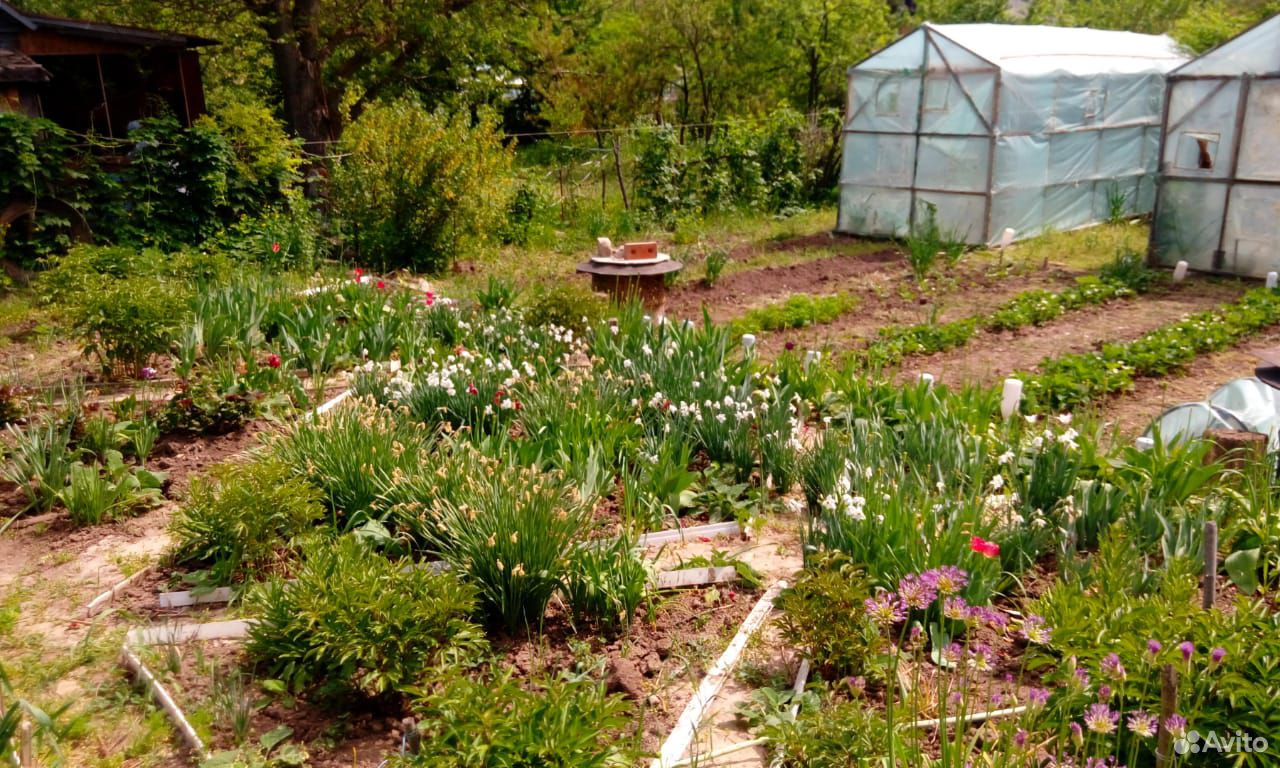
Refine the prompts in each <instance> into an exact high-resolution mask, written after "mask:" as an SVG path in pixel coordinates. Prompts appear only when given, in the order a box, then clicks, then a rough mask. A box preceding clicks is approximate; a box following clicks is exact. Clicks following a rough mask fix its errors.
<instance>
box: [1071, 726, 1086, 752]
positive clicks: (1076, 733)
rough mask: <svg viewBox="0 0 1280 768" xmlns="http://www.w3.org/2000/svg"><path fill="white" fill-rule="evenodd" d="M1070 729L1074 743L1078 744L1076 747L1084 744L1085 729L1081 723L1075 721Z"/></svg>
mask: <svg viewBox="0 0 1280 768" xmlns="http://www.w3.org/2000/svg"><path fill="white" fill-rule="evenodd" d="M1070 727H1071V740H1072V741H1074V742H1075V743H1076V746H1077V747H1078V746H1080V745H1081V744H1083V743H1084V729H1083V728H1081V727H1080V724H1079V723H1077V722H1074V721H1073V722H1072V723H1071V726H1070Z"/></svg>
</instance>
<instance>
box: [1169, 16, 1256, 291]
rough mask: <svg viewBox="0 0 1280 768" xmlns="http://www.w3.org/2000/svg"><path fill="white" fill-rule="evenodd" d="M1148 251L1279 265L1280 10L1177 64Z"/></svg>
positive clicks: (1223, 268) (1192, 259)
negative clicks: (1277, 146)
mask: <svg viewBox="0 0 1280 768" xmlns="http://www.w3.org/2000/svg"><path fill="white" fill-rule="evenodd" d="M1166 88H1167V92H1166V97H1165V110H1164V117H1163V120H1162V125H1163V128H1164V130H1163V131H1162V137H1163V138H1162V142H1161V146H1160V158H1161V162H1160V181H1159V188H1158V193H1157V199H1156V208H1155V215H1154V216H1153V223H1152V227H1151V246H1150V251H1149V254H1150V255H1149V260H1150V262H1151V264H1152V265H1164V266H1173V265H1175V264H1177V262H1179V261H1186V262H1187V265H1188V266H1189V267H1191V268H1192V269H1195V270H1198V271H1202V272H1214V273H1222V274H1233V275H1240V276H1244V277H1265V276H1266V274H1267V273H1268V272H1271V271H1277V270H1280V248H1278V247H1277V243H1276V240H1277V238H1278V237H1280V152H1277V151H1276V144H1277V142H1280V15H1277V16H1273V17H1271V18H1270V19H1268V20H1266V21H1264V22H1262V23H1261V24H1258V25H1257V26H1254V27H1253V28H1251V29H1249V30H1247V31H1245V32H1244V33H1242V34H1241V35H1239V36H1237V37H1235V38H1233V39H1232V40H1229V41H1227V42H1226V43H1223V44H1222V45H1220V46H1218V47H1217V48H1215V49H1213V50H1212V51H1209V52H1208V53H1206V54H1204V55H1203V56H1201V57H1200V58H1198V59H1195V60H1194V61H1191V62H1189V63H1187V64H1185V65H1183V66H1182V67H1179V68H1178V69H1176V70H1174V71H1173V72H1171V73H1169V76H1168V79H1167V86H1166Z"/></svg>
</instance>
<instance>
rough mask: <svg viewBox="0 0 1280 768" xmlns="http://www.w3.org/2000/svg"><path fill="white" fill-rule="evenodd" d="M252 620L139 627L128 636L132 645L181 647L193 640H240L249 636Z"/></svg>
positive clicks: (130, 631)
mask: <svg viewBox="0 0 1280 768" xmlns="http://www.w3.org/2000/svg"><path fill="white" fill-rule="evenodd" d="M253 623H254V622H253V621H252V620H248V621H246V620H244V619H231V620H229V621H209V622H205V623H204V624H169V625H160V626H156V627H139V628H138V629H131V630H129V634H128V635H126V636H125V637H126V639H127V640H128V642H129V644H130V645H181V644H182V643H189V642H191V641H192V640H239V639H240V638H242V637H244V636H245V635H247V634H249V627H251V626H253Z"/></svg>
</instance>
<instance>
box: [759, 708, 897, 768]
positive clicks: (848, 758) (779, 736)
mask: <svg viewBox="0 0 1280 768" xmlns="http://www.w3.org/2000/svg"><path fill="white" fill-rule="evenodd" d="M888 733H889V727H888V725H887V724H886V723H885V720H884V715H883V714H882V713H881V712H880V710H879V709H877V708H876V707H873V706H869V705H868V703H867V702H866V701H861V700H854V701H847V700H839V699H830V700H828V701H825V702H823V703H822V704H820V705H819V706H816V707H805V708H803V709H801V711H800V713H799V714H798V716H797V717H796V719H795V720H794V721H792V720H789V719H781V718H779V719H777V720H775V721H774V722H772V723H770V724H768V725H767V726H766V727H765V728H764V730H763V735H765V736H766V737H767V738H768V739H769V745H770V748H771V749H772V750H773V751H774V753H775V754H778V755H781V756H783V761H782V762H781V763H780V764H781V765H783V766H786V768H849V766H855V765H881V764H883V763H884V762H885V761H886V759H887V755H888V754H889V753H890V749H889V739H888V738H887V735H888ZM898 749H899V750H901V746H899V747H898ZM904 762H905V761H904Z"/></svg>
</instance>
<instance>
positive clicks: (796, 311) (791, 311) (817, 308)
mask: <svg viewBox="0 0 1280 768" xmlns="http://www.w3.org/2000/svg"><path fill="white" fill-rule="evenodd" d="M858 303H859V302H858V299H857V298H856V297H855V296H852V295H850V294H847V293H837V294H834V295H831V296H811V295H809V294H805V293H798V294H795V295H793V296H789V297H787V299H786V301H781V302H776V303H773V304H768V305H766V306H763V307H756V308H755V309H752V310H750V311H748V312H747V313H746V314H745V315H743V316H742V317H740V318H738V319H737V320H734V321H733V332H734V333H735V334H743V333H756V332H759V331H783V330H787V329H789V328H806V327H808V326H810V325H827V324H829V323H833V322H835V321H836V320H837V319H839V318H840V317H842V316H844V315H847V314H848V313H850V312H852V311H853V310H855V309H857V308H858Z"/></svg>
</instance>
